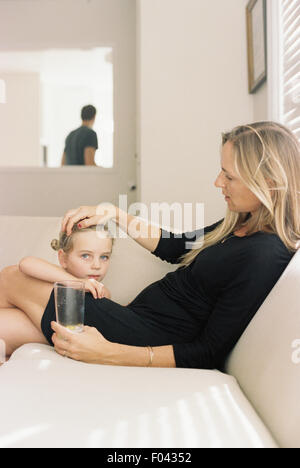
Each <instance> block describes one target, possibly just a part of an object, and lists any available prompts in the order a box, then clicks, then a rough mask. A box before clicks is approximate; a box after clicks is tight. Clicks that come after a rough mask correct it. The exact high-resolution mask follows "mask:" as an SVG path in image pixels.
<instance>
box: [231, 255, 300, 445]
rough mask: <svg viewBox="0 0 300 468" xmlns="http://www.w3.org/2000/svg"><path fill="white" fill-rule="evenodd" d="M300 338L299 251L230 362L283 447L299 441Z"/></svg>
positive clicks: (239, 343) (236, 347)
mask: <svg viewBox="0 0 300 468" xmlns="http://www.w3.org/2000/svg"><path fill="white" fill-rule="evenodd" d="M299 339H300V251H298V252H297V254H295V256H294V257H293V259H292V260H291V262H290V264H289V265H288V267H287V268H286V270H285V271H284V273H283V275H282V276H281V278H280V279H279V281H278V282H277V284H276V285H275V287H274V288H273V290H272V291H271V293H270V294H269V296H268V297H267V299H266V300H265V301H264V303H263V304H262V306H261V307H260V309H259V311H258V312H257V314H256V315H255V317H254V319H253V320H252V321H251V323H250V325H249V326H248V328H247V329H246V331H245V333H244V334H243V336H242V337H241V338H240V340H239V342H238V343H237V345H236V346H235V348H234V350H233V352H232V353H231V356H230V357H229V359H228V362H227V366H226V371H227V372H228V373H230V374H231V375H234V376H235V377H236V379H237V380H238V382H239V384H240V386H241V388H242V389H243V391H244V393H245V395H246V396H247V397H248V398H249V400H250V401H251V402H252V404H253V406H254V407H255V408H256V410H257V411H258V413H259V415H260V416H261V418H262V419H263V421H264V422H265V424H266V425H267V426H268V428H269V429H270V431H271V432H272V434H273V436H274V437H275V439H276V440H277V442H278V444H279V445H280V447H296V448H299V447H300V432H299V423H300V405H299V395H300V378H299V375H300V363H299V359H298V357H297V356H299V355H300V353H299V351H300V349H299V348H300V341H299ZM293 346H296V348H294V347H293ZM297 347H298V351H297Z"/></svg>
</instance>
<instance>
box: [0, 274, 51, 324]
mask: <svg viewBox="0 0 300 468" xmlns="http://www.w3.org/2000/svg"><path fill="white" fill-rule="evenodd" d="M52 289H53V284H52V283H47V282H45V281H41V280H38V279H35V278H31V277H30V276H27V275H25V274H24V273H22V272H21V271H20V270H19V267H18V266H11V267H7V268H5V269H4V270H2V271H1V273H0V305H1V306H2V308H7V307H11V308H14V309H19V310H20V311H23V312H24V313H25V314H26V315H27V317H28V318H29V319H30V320H31V322H32V323H33V324H34V326H35V327H36V329H37V330H38V331H39V332H41V319H42V316H43V313H44V310H45V308H46V305H47V303H48V301H49V297H50V294H51V292H52ZM2 304H8V306H7V305H6V306H5V305H4V306H3V305H2Z"/></svg>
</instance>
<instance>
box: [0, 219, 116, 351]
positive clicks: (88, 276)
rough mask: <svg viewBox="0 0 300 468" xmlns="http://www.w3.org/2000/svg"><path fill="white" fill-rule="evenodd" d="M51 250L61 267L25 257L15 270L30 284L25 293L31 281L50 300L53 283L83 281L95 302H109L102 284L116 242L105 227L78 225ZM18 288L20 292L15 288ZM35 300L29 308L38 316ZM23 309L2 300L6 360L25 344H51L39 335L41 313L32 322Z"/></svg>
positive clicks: (0, 332) (0, 324) (0, 322)
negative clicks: (56, 253) (55, 254)
mask: <svg viewBox="0 0 300 468" xmlns="http://www.w3.org/2000/svg"><path fill="white" fill-rule="evenodd" d="M101 228H102V229H101ZM51 247H52V248H53V249H54V250H56V251H57V252H58V260H59V263H60V266H58V265H54V264H52V263H49V262H47V261H45V260H42V259H40V258H36V257H25V258H23V259H22V260H21V261H20V262H19V265H17V266H16V267H15V269H16V271H19V272H20V274H22V275H23V276H22V277H23V278H24V280H25V281H26V282H28V285H27V286H26V287H25V288H24V292H25V291H26V292H27V293H29V292H30V290H31V288H30V286H29V284H30V281H32V280H30V278H32V279H34V281H36V282H37V283H38V285H39V287H38V290H39V291H38V294H37V295H38V296H39V298H40V297H42V296H44V295H45V296H46V297H47V295H48V296H49V295H50V292H51V291H52V289H53V283H55V282H57V281H67V280H73V281H76V280H77V281H78V280H80V281H83V282H84V284H85V290H86V291H87V292H88V293H91V295H92V296H93V298H94V299H103V298H107V299H110V297H111V295H110V291H109V290H108V289H107V288H106V287H105V286H104V285H103V283H102V281H103V279H104V278H105V275H106V273H107V271H108V268H109V265H110V257H111V253H112V247H113V239H112V238H111V237H110V234H109V231H108V230H107V229H106V227H105V228H103V226H101V227H100V226H98V227H96V226H91V227H88V228H84V229H80V227H79V226H78V225H77V224H76V225H74V227H73V229H72V232H71V234H70V235H69V236H67V235H66V233H64V232H61V233H60V236H59V239H58V240H57V239H55V240H53V241H52V242H51ZM15 286H16V288H18V286H17V285H16V284H15ZM0 289H1V287H0ZM18 292H19V294H18V296H20V297H21V296H22V293H21V290H20V289H19V288H18ZM34 296H35V294H34V293H33V294H31V295H30V300H28V301H26V307H28V309H29V310H31V311H32V312H33V314H34V315H35V314H37V310H38V307H36V299H35V298H34ZM92 296H91V297H92ZM36 297H37V296H36ZM23 305H24V302H23V303H22V305H21V304H19V303H18V302H17V301H14V300H12V301H11V300H3V298H2V299H1V298H0V339H1V340H2V342H5V343H6V355H7V357H9V356H10V355H11V354H12V352H13V351H14V350H15V349H17V348H18V347H20V346H21V345H22V344H25V343H44V344H47V343H48V341H47V340H46V339H45V337H44V336H43V334H42V333H41V332H40V319H41V313H40V311H39V316H38V318H37V319H36V320H35V318H33V317H31V320H30V319H29V318H28V317H27V316H26V314H24V312H23V309H22V307H23ZM42 307H43V306H42Z"/></svg>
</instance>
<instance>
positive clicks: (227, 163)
mask: <svg viewBox="0 0 300 468" xmlns="http://www.w3.org/2000/svg"><path fill="white" fill-rule="evenodd" d="M215 186H216V187H219V188H221V189H222V193H223V195H224V196H225V200H226V202H227V203H228V208H229V209H230V210H231V211H235V212H237V213H254V212H255V211H257V210H258V209H259V207H260V206H261V202H260V200H259V199H258V198H257V197H256V195H254V193H252V192H251V190H249V189H248V187H246V185H245V184H244V183H243V181H242V180H241V178H240V177H239V176H238V174H237V173H236V171H235V166H234V156H233V147H232V143H231V142H230V141H228V142H227V143H225V145H224V146H223V148H222V171H221V172H220V174H219V175H218V177H217V179H216V181H215Z"/></svg>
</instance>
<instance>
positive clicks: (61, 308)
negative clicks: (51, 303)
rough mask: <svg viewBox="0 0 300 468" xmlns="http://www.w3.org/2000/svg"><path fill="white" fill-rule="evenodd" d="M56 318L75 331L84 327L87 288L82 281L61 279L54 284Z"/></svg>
mask: <svg viewBox="0 0 300 468" xmlns="http://www.w3.org/2000/svg"><path fill="white" fill-rule="evenodd" d="M54 298H55V311H56V320H57V322H58V323H59V324H60V325H62V326H63V327H66V328H68V330H70V331H71V332H73V333H81V332H82V331H83V327H84V301H85V288H84V283H83V282H82V281H59V282H57V283H55V284H54Z"/></svg>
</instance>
